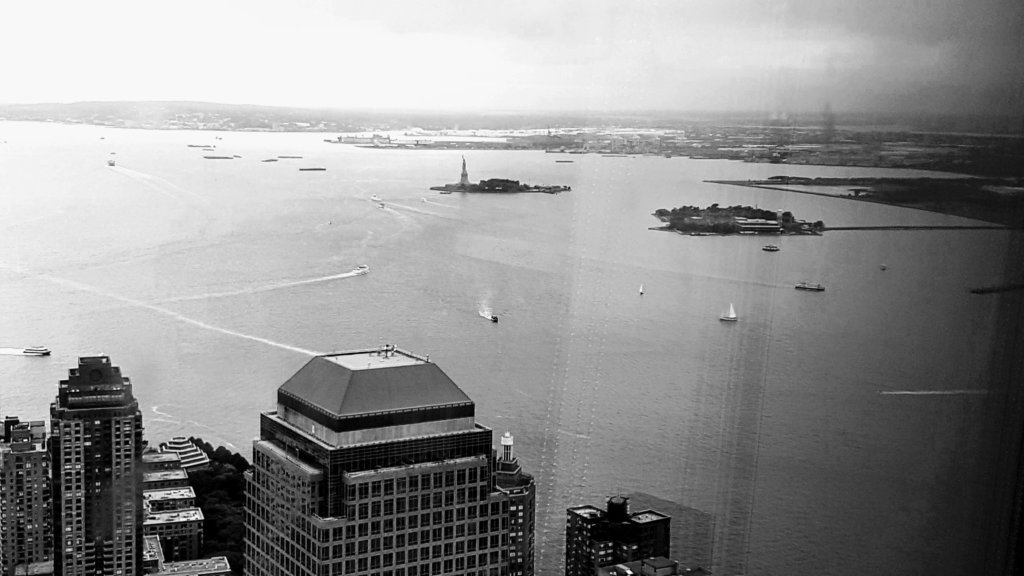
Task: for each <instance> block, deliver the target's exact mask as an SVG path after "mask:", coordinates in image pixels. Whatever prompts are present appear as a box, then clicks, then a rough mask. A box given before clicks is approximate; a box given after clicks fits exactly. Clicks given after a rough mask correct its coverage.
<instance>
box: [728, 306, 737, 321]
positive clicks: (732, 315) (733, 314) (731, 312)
mask: <svg viewBox="0 0 1024 576" xmlns="http://www.w3.org/2000/svg"><path fill="white" fill-rule="evenodd" d="M727 316H728V317H729V318H735V317H736V309H735V308H733V307H732V302H729V313H728V314H727Z"/></svg>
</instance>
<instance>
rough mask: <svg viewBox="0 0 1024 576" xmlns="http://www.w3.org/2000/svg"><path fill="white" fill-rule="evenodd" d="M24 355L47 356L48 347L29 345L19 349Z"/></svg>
mask: <svg viewBox="0 0 1024 576" xmlns="http://www.w3.org/2000/svg"><path fill="white" fill-rule="evenodd" d="M21 353H22V354H24V355H25V356H49V355H50V349H49V348H44V347H42V346H29V347H28V348H25V349H24V350H22V351H21Z"/></svg>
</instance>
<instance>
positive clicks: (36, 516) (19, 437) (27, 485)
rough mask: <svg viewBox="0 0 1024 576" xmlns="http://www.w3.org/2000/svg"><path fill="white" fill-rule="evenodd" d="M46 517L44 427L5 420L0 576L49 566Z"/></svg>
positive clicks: (0, 440)
mask: <svg viewBox="0 0 1024 576" xmlns="http://www.w3.org/2000/svg"><path fill="white" fill-rule="evenodd" d="M50 516H51V509H50V455H49V452H47V449H46V424H45V423H44V422H42V421H33V422H21V421H19V420H18V418H16V417H11V416H8V417H7V418H5V419H4V422H3V430H2V437H0V574H3V576H14V575H15V574H17V573H24V572H25V571H26V567H27V565H28V564H31V563H34V562H45V561H48V560H50V558H51V554H52V552H53V532H52V531H51V529H50V527H51V526H52V524H51V518H50ZM19 569H20V572H19Z"/></svg>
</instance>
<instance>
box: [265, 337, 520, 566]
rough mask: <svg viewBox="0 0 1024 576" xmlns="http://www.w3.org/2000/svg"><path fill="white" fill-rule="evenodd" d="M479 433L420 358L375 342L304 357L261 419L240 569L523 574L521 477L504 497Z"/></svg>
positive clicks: (486, 441)
mask: <svg viewBox="0 0 1024 576" xmlns="http://www.w3.org/2000/svg"><path fill="white" fill-rule="evenodd" d="M491 440H492V438H491V430H490V428H487V427H485V426H482V425H480V424H478V423H476V422H475V407H474V404H473V401H472V400H470V399H469V397H468V396H467V395H466V393H465V392H463V391H462V390H461V389H460V388H459V387H458V386H457V385H456V384H455V383H454V382H453V381H452V380H451V379H450V378H449V377H448V375H447V374H445V373H444V371H442V370H441V369H440V368H439V367H438V366H437V365H436V364H433V363H432V362H430V359H429V358H428V357H421V356H417V355H415V354H411V353H409V352H405V351H402V350H399V349H397V348H395V347H394V346H383V347H381V348H377V349H369V350H356V351H351V352H342V353H338V354H328V355H324V356H317V357H315V358H313V359H311V360H310V361H309V362H308V363H307V364H306V365H305V366H303V367H302V368H301V369H300V370H299V371H298V372H296V373H295V374H294V375H293V376H292V377H291V378H289V379H288V380H287V381H286V382H285V383H284V384H283V385H281V386H280V388H278V391H277V410H275V411H273V412H265V413H263V414H261V416H260V439H259V440H256V441H255V442H254V444H253V467H252V468H251V469H250V470H249V471H248V472H246V478H247V480H246V490H247V492H246V498H247V499H246V546H247V549H246V558H247V562H246V568H245V571H246V574H249V575H252V576H270V575H279V574H290V575H295V576H302V575H306V576H325V575H339V574H360V575H362V574H367V575H368V574H387V575H389V576H424V575H428V574H442V573H443V574H456V575H465V576H469V575H473V576H478V575H481V574H484V575H491V574H496V575H497V574H501V575H508V576H527V575H531V574H532V573H533V558H532V552H533V548H532V542H533V534H532V523H531V524H530V526H529V532H530V533H529V534H525V533H524V530H523V523H522V522H514V520H515V519H518V518H520V517H521V516H522V515H521V514H520V512H522V511H523V510H522V506H523V503H524V502H527V503H528V505H529V506H530V508H531V510H530V511H529V515H528V517H529V518H531V519H532V516H533V511H532V506H533V498H532V494H533V483H532V478H530V477H529V476H528V475H523V476H522V478H525V480H523V481H522V485H517V486H516V488H517V490H516V491H515V494H514V495H513V494H512V493H511V492H510V491H509V490H507V489H503V488H502V487H501V486H499V482H498V480H497V475H496V467H497V460H498V459H497V456H496V454H495V451H494V449H493V447H492V444H491ZM524 491H526V492H528V493H529V496H530V497H529V498H524V497H523V493H524ZM512 526H516V528H515V529H513V528H512ZM524 539H528V543H529V545H528V546H524V545H523V540H524ZM524 550H528V552H529V555H530V558H528V559H527V558H524V553H523V551H524Z"/></svg>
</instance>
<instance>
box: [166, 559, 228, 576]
mask: <svg viewBox="0 0 1024 576" xmlns="http://www.w3.org/2000/svg"><path fill="white" fill-rule="evenodd" d="M230 570H231V565H230V564H228V559H227V557H226V556H214V557H213V558H202V559H200V560H184V561H181V562H164V564H163V566H162V567H161V569H160V572H158V573H157V574H177V575H178V576H185V575H196V576H198V575H201V574H211V573H218V574H219V573H226V572H228V571H230Z"/></svg>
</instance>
